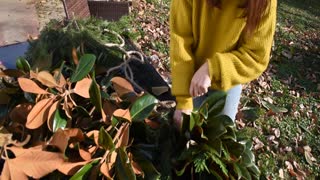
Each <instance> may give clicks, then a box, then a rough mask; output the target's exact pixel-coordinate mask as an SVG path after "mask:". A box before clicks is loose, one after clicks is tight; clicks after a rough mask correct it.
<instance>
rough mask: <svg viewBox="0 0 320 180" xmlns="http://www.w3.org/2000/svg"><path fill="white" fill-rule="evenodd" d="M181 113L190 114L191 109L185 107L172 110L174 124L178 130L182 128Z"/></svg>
mask: <svg viewBox="0 0 320 180" xmlns="http://www.w3.org/2000/svg"><path fill="white" fill-rule="evenodd" d="M182 113H184V114H191V110H189V109H185V110H180V109H177V110H175V111H174V115H173V120H174V124H175V126H176V127H177V128H178V129H179V130H180V129H181V128H182Z"/></svg>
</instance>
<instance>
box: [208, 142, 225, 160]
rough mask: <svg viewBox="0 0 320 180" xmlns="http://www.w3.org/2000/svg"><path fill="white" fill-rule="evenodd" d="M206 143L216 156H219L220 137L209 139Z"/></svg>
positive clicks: (220, 149) (220, 150)
mask: <svg viewBox="0 0 320 180" xmlns="http://www.w3.org/2000/svg"><path fill="white" fill-rule="evenodd" d="M208 145H209V146H210V147H211V148H212V151H213V152H214V153H215V154H216V155H217V156H218V157H221V152H222V141H221V140H220V139H215V140H213V141H212V140H209V142H208Z"/></svg>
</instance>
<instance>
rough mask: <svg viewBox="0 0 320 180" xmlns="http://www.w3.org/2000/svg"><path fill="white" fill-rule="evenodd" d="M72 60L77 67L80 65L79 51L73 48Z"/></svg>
mask: <svg viewBox="0 0 320 180" xmlns="http://www.w3.org/2000/svg"><path fill="white" fill-rule="evenodd" d="M72 60H73V63H74V64H75V65H78V64H79V58H78V55H77V49H76V48H72Z"/></svg>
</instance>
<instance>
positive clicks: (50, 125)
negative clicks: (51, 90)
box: [47, 100, 60, 132]
mask: <svg viewBox="0 0 320 180" xmlns="http://www.w3.org/2000/svg"><path fill="white" fill-rule="evenodd" d="M59 103H60V101H59V100H58V101H56V102H54V103H53V105H52V106H51V107H50V109H49V112H48V120H47V126H48V129H49V130H50V131H51V132H52V131H53V123H54V120H55V118H54V116H53V115H54V114H55V112H56V111H57V108H58V105H59Z"/></svg>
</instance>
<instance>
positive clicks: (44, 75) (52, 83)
mask: <svg viewBox="0 0 320 180" xmlns="http://www.w3.org/2000/svg"><path fill="white" fill-rule="evenodd" d="M37 80H38V81H40V82H41V83H42V84H43V85H45V86H47V87H50V88H54V87H57V86H58V83H57V81H56V80H55V79H54V77H53V76H52V74H50V73H49V72H48V71H40V72H39V73H38V76H37Z"/></svg>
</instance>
